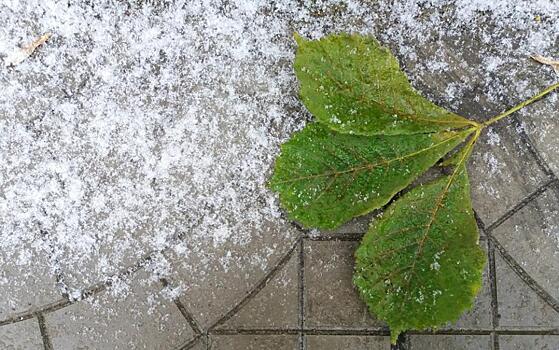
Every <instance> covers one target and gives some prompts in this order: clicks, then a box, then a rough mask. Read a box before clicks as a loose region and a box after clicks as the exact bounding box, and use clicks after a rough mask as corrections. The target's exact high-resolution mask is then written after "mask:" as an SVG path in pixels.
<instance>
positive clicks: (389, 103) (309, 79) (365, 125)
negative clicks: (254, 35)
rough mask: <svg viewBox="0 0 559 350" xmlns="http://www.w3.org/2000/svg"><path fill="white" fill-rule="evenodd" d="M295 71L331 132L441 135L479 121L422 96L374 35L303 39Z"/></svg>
mask: <svg viewBox="0 0 559 350" xmlns="http://www.w3.org/2000/svg"><path fill="white" fill-rule="evenodd" d="M295 39H296V40H297V43H298V45H299V47H298V50H297V55H296V57H295V72H296V74H297V78H298V79H299V82H300V84H301V90H300V95H301V99H302V100H303V103H304V104H305V106H306V107H307V109H308V110H309V111H310V112H311V113H312V114H313V115H314V116H315V117H316V118H317V119H318V120H319V122H321V123H324V124H325V125H328V126H329V127H330V128H332V129H334V130H337V131H340V132H343V133H350V134H358V135H379V134H383V135H397V134H416V133H426V132H436V131H442V130H448V129H455V128H461V127H464V126H475V125H477V124H476V123H475V122H473V121H470V120H468V119H465V118H463V117H460V116H458V115H456V114H454V113H451V112H449V111H446V110H445V109H443V108H441V107H438V106H436V105H435V104H433V103H432V102H430V101H429V100H427V99H425V98H424V97H422V96H421V95H420V94H419V93H418V92H417V91H416V90H415V89H414V88H413V87H412V86H411V85H410V84H409V82H408V79H407V77H406V75H405V74H404V73H403V72H402V71H401V70H400V66H399V64H398V61H397V59H396V58H395V57H394V56H393V55H392V54H391V53H390V51H389V50H388V49H386V48H384V47H382V46H380V44H379V43H378V42H377V41H376V39H374V38H373V37H370V36H360V35H348V34H340V35H330V36H327V37H324V38H322V39H320V40H315V41H309V40H304V39H303V38H301V37H300V36H298V35H295Z"/></svg>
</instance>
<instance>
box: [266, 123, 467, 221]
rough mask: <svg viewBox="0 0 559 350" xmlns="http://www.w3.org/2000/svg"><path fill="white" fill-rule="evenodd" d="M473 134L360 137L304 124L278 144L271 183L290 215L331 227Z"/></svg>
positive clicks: (380, 200)
mask: <svg viewBox="0 0 559 350" xmlns="http://www.w3.org/2000/svg"><path fill="white" fill-rule="evenodd" d="M471 132H472V129H468V130H462V131H444V132H439V133H433V134H414V135H392V136H388V135H377V136H359V135H350V134H341V133H338V132H335V131H333V130H330V129H328V128H327V127H325V126H323V125H321V124H319V123H312V124H308V125H307V126H306V127H305V129H303V130H302V131H300V132H298V133H297V134H295V135H294V136H293V137H292V138H291V140H289V141H288V142H287V143H285V144H283V145H282V152H281V155H280V156H279V157H278V159H277V160H276V166H275V171H274V175H273V177H272V179H271V181H270V185H271V188H272V189H273V190H275V191H277V192H279V194H280V201H281V203H282V205H283V206H284V207H285V208H286V209H287V211H288V212H289V215H290V217H291V218H292V219H294V220H297V221H299V222H301V223H302V224H303V225H304V226H307V227H318V228H326V229H331V228H335V227H337V226H339V225H341V224H343V223H344V222H346V221H348V220H350V219H351V218H353V217H354V216H357V215H363V214H365V213H368V212H370V211H371V210H374V209H376V208H380V207H381V206H383V205H384V204H386V203H387V202H388V201H389V200H390V199H391V198H392V197H393V196H394V195H395V194H396V193H397V192H399V191H400V190H402V189H404V188H405V187H406V186H408V185H409V184H410V183H411V182H412V181H413V180H414V179H416V178H417V177H418V176H419V175H421V174H422V173H423V172H425V171H426V170H427V169H429V168H430V167H431V166H433V165H434V164H435V163H436V162H437V161H438V160H439V159H440V158H441V157H443V156H444V155H445V154H446V153H448V152H449V151H450V150H452V149H453V148H454V147H456V146H457V145H458V144H460V143H461V142H462V141H463V140H464V139H465V138H466V137H467V136H468V135H469V134H470V133H471Z"/></svg>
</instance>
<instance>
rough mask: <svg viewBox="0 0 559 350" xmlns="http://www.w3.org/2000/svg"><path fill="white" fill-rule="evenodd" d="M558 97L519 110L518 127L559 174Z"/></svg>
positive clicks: (556, 174) (558, 174) (554, 96)
mask: <svg viewBox="0 0 559 350" xmlns="http://www.w3.org/2000/svg"><path fill="white" fill-rule="evenodd" d="M549 106H551V108H550V107H549ZM558 111H559V99H558V98H557V95H553V96H550V97H549V99H547V101H546V103H545V104H535V105H533V106H530V107H529V108H527V109H526V110H525V111H521V113H520V115H519V117H518V119H519V128H522V129H524V130H525V132H526V133H527V134H528V135H529V138H530V140H531V141H532V142H533V143H534V145H535V148H536V149H537V151H538V153H539V154H540V155H541V157H542V158H543V160H544V161H545V162H546V163H547V165H549V167H550V168H551V170H552V171H553V172H554V174H555V176H559V146H558V145H557V140H558V139H559V119H558V115H559V112H558Z"/></svg>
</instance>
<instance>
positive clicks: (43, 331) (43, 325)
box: [35, 312, 54, 350]
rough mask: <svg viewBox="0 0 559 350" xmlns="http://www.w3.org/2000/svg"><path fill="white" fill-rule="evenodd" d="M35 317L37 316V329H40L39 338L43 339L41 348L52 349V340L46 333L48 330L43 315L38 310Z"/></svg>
mask: <svg viewBox="0 0 559 350" xmlns="http://www.w3.org/2000/svg"><path fill="white" fill-rule="evenodd" d="M35 317H36V318H37V323H39V330H40V331H41V338H42V340H43V348H44V349H45V350H54V348H53V346H52V342H51V340H50V337H49V334H48V331H47V325H46V321H45V317H44V316H43V314H42V313H40V312H37V313H36V314H35Z"/></svg>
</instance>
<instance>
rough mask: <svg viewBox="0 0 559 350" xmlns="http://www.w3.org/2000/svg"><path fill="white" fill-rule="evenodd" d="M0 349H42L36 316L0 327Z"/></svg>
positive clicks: (41, 339)
mask: <svg viewBox="0 0 559 350" xmlns="http://www.w3.org/2000/svg"><path fill="white" fill-rule="evenodd" d="M0 349H3V350H43V349H44V346H43V338H42V337H41V331H40V330H39V323H38V322H37V319H36V318H32V319H30V320H26V321H22V322H17V323H12V324H9V325H6V326H2V327H0Z"/></svg>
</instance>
